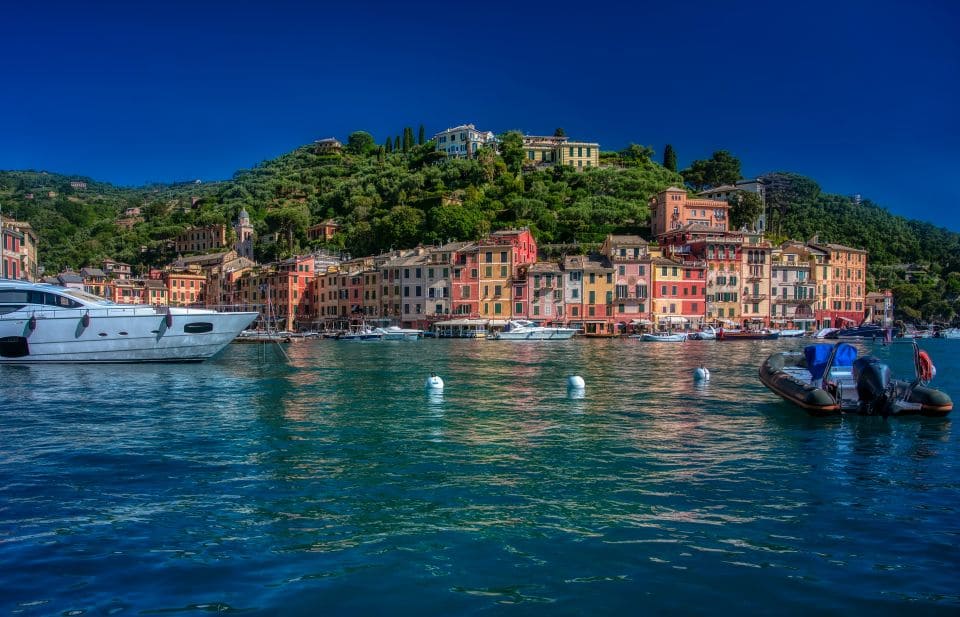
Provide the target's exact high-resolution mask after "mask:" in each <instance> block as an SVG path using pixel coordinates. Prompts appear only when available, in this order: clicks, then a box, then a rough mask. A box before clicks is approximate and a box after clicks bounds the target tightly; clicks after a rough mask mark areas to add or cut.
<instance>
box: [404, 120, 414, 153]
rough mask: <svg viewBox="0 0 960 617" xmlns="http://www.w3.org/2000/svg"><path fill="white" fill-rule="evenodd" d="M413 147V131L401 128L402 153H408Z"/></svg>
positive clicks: (406, 127) (407, 127)
mask: <svg viewBox="0 0 960 617" xmlns="http://www.w3.org/2000/svg"><path fill="white" fill-rule="evenodd" d="M412 145H413V129H412V128H410V127H409V126H405V127H403V151H404V152H409V151H410V147H411V146H412Z"/></svg>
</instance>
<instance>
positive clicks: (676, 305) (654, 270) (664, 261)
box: [650, 257, 707, 329]
mask: <svg viewBox="0 0 960 617" xmlns="http://www.w3.org/2000/svg"><path fill="white" fill-rule="evenodd" d="M706 270H707V268H706V263H705V262H703V261H693V260H685V261H680V260H676V259H668V258H666V257H655V258H652V259H651V277H650V284H651V288H652V292H653V293H652V301H651V303H652V318H653V321H654V323H655V324H656V325H657V327H659V328H661V329H665V328H682V329H699V328H702V327H703V325H704V319H705V315H706V302H707V280H706Z"/></svg>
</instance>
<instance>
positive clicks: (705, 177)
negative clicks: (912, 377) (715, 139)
mask: <svg viewBox="0 0 960 617" xmlns="http://www.w3.org/2000/svg"><path fill="white" fill-rule="evenodd" d="M680 174H681V175H682V176H683V179H684V181H685V182H686V183H687V184H689V185H691V186H692V187H693V188H695V189H696V190H698V191H702V190H703V189H704V188H706V187H711V186H722V185H724V184H736V183H737V181H738V180H740V159H738V158H737V157H735V156H733V155H732V154H730V153H729V152H727V151H726V150H717V151H716V152H714V153H713V155H712V156H711V157H710V158H709V159H707V160H697V161H693V163H691V164H690V167H688V168H687V169H684V170H683V171H682V172H680Z"/></svg>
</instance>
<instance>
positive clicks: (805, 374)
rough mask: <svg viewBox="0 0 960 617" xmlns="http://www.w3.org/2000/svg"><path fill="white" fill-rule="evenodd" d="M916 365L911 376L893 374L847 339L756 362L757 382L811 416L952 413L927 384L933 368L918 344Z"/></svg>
mask: <svg viewBox="0 0 960 617" xmlns="http://www.w3.org/2000/svg"><path fill="white" fill-rule="evenodd" d="M914 365H915V367H916V377H915V378H914V379H913V380H912V381H905V380H898V379H892V378H891V375H890V369H889V367H887V366H886V365H885V364H882V363H881V362H880V361H879V360H878V359H877V358H874V357H870V356H866V357H863V358H858V357H857V348H856V347H854V346H852V345H850V344H849V343H837V344H835V345H833V344H830V343H819V344H816V345H808V346H807V347H806V348H805V349H804V350H803V353H799V352H780V353H775V354H772V355H770V356H769V357H768V358H767V359H766V360H765V361H764V362H763V364H762V365H761V367H760V381H761V382H763V384H764V385H765V386H766V387H767V388H769V389H770V390H771V391H773V392H774V393H775V394H777V395H779V396H780V397H781V398H783V399H785V400H787V401H790V402H791V403H794V404H795V405H797V406H798V407H801V408H803V409H806V410H807V411H808V412H809V413H811V414H812V415H829V414H837V413H855V414H863V415H883V416H887V415H909V414H922V415H926V416H944V415H946V414H948V413H950V411H951V410H952V409H953V402H952V401H951V400H950V397H949V396H948V395H947V394H945V393H944V392H941V391H940V390H936V389H934V388H930V387H929V386H928V385H927V383H928V382H929V381H930V380H931V379H933V376H934V375H935V374H936V370H935V368H934V367H933V362H932V361H931V360H930V356H929V355H928V354H927V353H926V352H924V351H922V350H920V349H919V347H917V346H916V344H914Z"/></svg>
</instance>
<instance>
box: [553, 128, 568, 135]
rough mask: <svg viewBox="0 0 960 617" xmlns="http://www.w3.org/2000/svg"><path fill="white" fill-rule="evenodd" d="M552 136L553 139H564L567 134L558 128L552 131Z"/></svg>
mask: <svg viewBox="0 0 960 617" xmlns="http://www.w3.org/2000/svg"><path fill="white" fill-rule="evenodd" d="M553 136H554V137H566V136H567V132H566V131H565V130H563V129H562V128H558V129H555V130H554V131H553Z"/></svg>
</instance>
